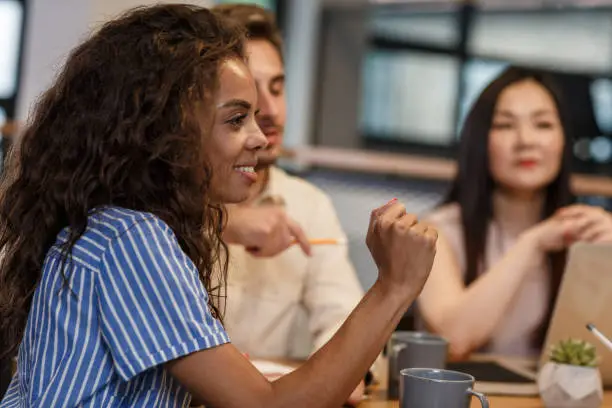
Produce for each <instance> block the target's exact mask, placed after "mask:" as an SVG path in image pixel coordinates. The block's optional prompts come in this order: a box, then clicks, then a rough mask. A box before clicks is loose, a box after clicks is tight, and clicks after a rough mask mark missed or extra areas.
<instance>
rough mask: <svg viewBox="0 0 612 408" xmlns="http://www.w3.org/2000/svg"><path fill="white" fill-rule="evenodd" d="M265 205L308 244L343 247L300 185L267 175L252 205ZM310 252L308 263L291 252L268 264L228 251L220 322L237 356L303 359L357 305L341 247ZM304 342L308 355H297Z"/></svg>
mask: <svg viewBox="0 0 612 408" xmlns="http://www.w3.org/2000/svg"><path fill="white" fill-rule="evenodd" d="M270 200H271V201H272V202H275V203H282V204H283V205H284V207H285V209H286V211H287V213H288V215H289V216H291V217H292V218H293V219H295V220H296V221H297V222H298V223H299V224H300V225H301V226H302V228H303V229H304V231H305V233H306V236H307V237H308V238H311V239H318V238H336V239H340V240H342V241H344V242H346V236H345V234H344V232H343V230H342V227H341V226H340V222H339V221H338V218H337V216H336V213H335V211H334V208H333V206H332V203H331V201H330V199H329V198H328V197H327V195H325V193H323V192H322V191H321V190H319V189H318V188H317V187H315V186H313V185H312V184H310V183H308V182H307V181H305V180H302V179H300V178H297V177H293V176H290V175H288V174H287V173H285V172H284V171H283V170H281V169H279V168H277V167H271V168H270V177H269V180H268V185H267V187H266V189H265V190H264V192H263V193H262V194H261V195H260V197H258V199H257V200H256V202H255V204H254V205H257V204H258V203H262V202H267V201H270ZM312 249H313V251H312V256H311V257H308V256H306V255H305V254H304V253H303V252H302V250H301V249H300V247H299V246H298V245H294V246H292V247H291V248H289V249H287V250H286V251H284V252H283V253H281V254H279V255H277V256H275V257H272V258H256V257H253V256H251V255H250V254H249V253H248V252H246V251H245V250H244V248H243V247H241V246H237V245H231V246H230V256H229V271H228V286H227V298H226V309H225V318H224V322H225V327H226V330H227V332H228V333H229V335H230V339H231V341H232V343H234V345H235V346H236V347H237V348H238V349H239V350H241V351H242V352H245V353H249V354H250V355H252V356H257V357H269V358H270V357H281V358H285V357H303V356H304V354H306V355H307V354H309V353H311V352H313V351H315V350H317V349H318V348H320V347H321V346H323V345H324V344H325V343H326V342H327V341H328V340H329V339H330V338H331V337H332V336H333V335H334V333H335V332H336V331H337V330H338V328H339V327H340V326H341V325H342V323H343V322H344V320H345V319H346V317H347V316H348V315H349V314H350V313H351V311H352V310H353V308H354V307H355V306H356V305H357V303H359V301H360V300H361V298H362V296H363V289H362V288H361V285H360V283H359V280H358V278H357V275H356V273H355V270H354V269H353V266H352V265H351V262H350V261H349V258H348V249H347V246H346V244H341V245H320V246H316V245H315V246H313V248H312ZM304 312H305V313H304ZM304 315H305V317H306V318H305V319H304ZM304 336H306V337H310V338H311V339H312V346H313V347H314V348H311V349H310V350H304V346H303V344H304V341H303V340H304ZM300 344H302V346H301V347H300V346H299V345H300ZM300 348H301V349H300Z"/></svg>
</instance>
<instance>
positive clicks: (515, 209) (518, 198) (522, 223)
mask: <svg viewBox="0 0 612 408" xmlns="http://www.w3.org/2000/svg"><path fill="white" fill-rule="evenodd" d="M544 198H545V193H544V192H534V193H525V194H517V193H515V192H512V191H507V190H503V189H498V190H496V191H495V192H494V193H493V218H494V219H495V221H496V222H497V223H498V224H499V226H500V227H501V229H502V230H503V231H504V232H505V234H507V235H509V236H517V235H519V234H520V233H521V232H523V231H525V230H526V229H528V228H530V227H532V226H533V225H535V224H537V223H538V222H539V221H540V219H541V215H542V208H543V206H544Z"/></svg>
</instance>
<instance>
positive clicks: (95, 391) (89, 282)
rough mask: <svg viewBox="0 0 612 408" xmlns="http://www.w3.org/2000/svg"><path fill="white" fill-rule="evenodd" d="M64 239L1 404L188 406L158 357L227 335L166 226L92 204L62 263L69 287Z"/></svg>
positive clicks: (46, 271) (48, 264)
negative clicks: (84, 225)
mask: <svg viewBox="0 0 612 408" xmlns="http://www.w3.org/2000/svg"><path fill="white" fill-rule="evenodd" d="M66 238H67V232H66V230H64V231H62V232H61V233H60V234H59V235H58V238H57V241H56V243H55V245H54V246H53V247H52V248H51V249H50V250H49V252H48V254H47V256H46V259H45V262H44V266H43V273H42V279H41V281H40V284H39V286H38V288H37V289H36V292H35V293H34V297H33V299H32V308H31V310H30V314H29V317H28V322H27V326H26V329H25V334H24V337H23V340H22V343H21V345H20V348H19V356H18V364H17V367H18V369H17V373H16V374H15V376H14V377H13V380H12V382H11V385H10V387H9V389H8V391H7V393H6V395H5V396H4V399H3V400H2V402H1V403H0V408H13V407H23V408H25V407H40V408H42V407H53V408H57V407H96V408H99V407H139V408H140V407H187V406H189V404H190V402H191V396H190V395H189V394H188V392H187V391H186V390H185V389H184V388H183V387H181V385H180V384H179V383H178V382H177V381H176V380H175V379H174V378H173V377H172V376H170V375H169V374H168V373H167V372H166V371H165V370H164V368H163V363H165V362H167V361H170V360H173V359H176V358H178V357H181V356H184V355H186V354H189V353H193V352H195V351H198V350H202V349H207V348H211V347H215V346H218V345H221V344H224V343H226V342H228V341H229V339H228V337H227V334H226V333H225V330H224V329H223V327H222V325H221V324H220V322H219V321H218V320H216V319H214V318H213V316H212V315H211V313H210V310H209V308H208V305H207V300H208V294H207V293H206V290H205V288H204V287H203V285H202V284H201V282H200V280H199V278H198V271H197V269H196V267H195V265H194V264H193V263H192V262H191V260H190V259H189V258H188V257H187V256H186V255H185V253H184V252H183V251H182V250H181V248H180V246H179V244H178V242H177V239H176V237H175V236H174V234H173V232H172V230H171V229H170V228H169V227H168V226H167V225H166V224H165V223H164V222H163V221H161V220H160V219H159V218H157V217H155V216H154V215H152V214H148V213H141V212H136V211H131V210H126V209H122V208H117V207H108V208H105V209H103V210H101V211H100V212H98V213H96V214H95V215H92V216H90V217H89V220H88V226H87V229H86V231H85V233H84V234H83V236H82V237H81V238H80V239H79V240H78V241H77V243H76V245H75V246H74V249H73V251H72V254H71V256H70V257H69V262H67V263H66V265H65V267H64V271H65V272H66V276H67V278H68V282H69V286H66V285H65V284H64V281H63V278H62V273H61V258H60V255H61V254H60V247H59V246H60V245H61V244H62V243H63V242H65V240H66ZM69 288H70V289H71V290H70V289H69Z"/></svg>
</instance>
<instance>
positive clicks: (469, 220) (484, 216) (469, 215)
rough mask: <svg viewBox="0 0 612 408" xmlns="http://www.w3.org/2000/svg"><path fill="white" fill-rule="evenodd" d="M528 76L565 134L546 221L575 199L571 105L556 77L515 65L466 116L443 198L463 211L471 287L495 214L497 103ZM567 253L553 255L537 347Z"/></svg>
mask: <svg viewBox="0 0 612 408" xmlns="http://www.w3.org/2000/svg"><path fill="white" fill-rule="evenodd" d="M528 79H530V80H534V81H536V82H538V83H539V84H540V85H541V86H542V87H544V88H545V89H546V90H547V91H548V92H549V93H550V95H551V96H552V98H553V100H554V102H555V104H556V107H557V111H558V112H559V118H560V120H561V126H562V128H563V131H564V137H565V146H564V150H563V157H562V160H561V168H560V170H559V174H558V175H557V177H556V178H555V180H553V181H552V182H551V183H550V184H549V185H548V186H547V188H546V198H545V201H544V207H543V208H542V214H541V219H546V218H548V217H550V216H551V215H552V214H553V213H554V212H555V211H556V210H557V209H559V208H561V207H564V206H566V205H568V204H571V203H572V202H573V201H574V197H573V195H572V193H571V191H570V163H571V160H572V150H571V149H572V139H573V137H572V133H573V125H572V123H571V121H570V115H569V113H568V111H567V108H566V106H565V105H564V104H563V97H562V93H561V91H560V90H559V89H558V88H557V85H556V83H555V80H554V78H553V77H552V76H551V75H549V74H547V73H544V72H540V71H536V70H530V69H523V68H517V67H510V68H508V69H506V70H505V71H504V72H503V73H502V74H501V75H500V76H499V77H498V78H497V79H495V80H494V81H493V82H491V84H489V86H488V87H487V88H486V89H485V90H484V91H483V92H482V94H481V95H480V97H479V98H478V99H477V100H476V102H475V103H474V105H473V107H472V109H471V111H470V113H469V114H468V116H467V118H466V120H465V124H464V125H463V129H462V131H461V141H460V143H459V158H458V172H457V176H456V177H455V179H454V181H453V183H452V186H451V189H450V192H449V193H448V195H447V197H446V198H445V200H444V203H458V204H459V207H460V209H461V223H462V227H463V240H464V243H465V258H466V273H465V284H466V285H469V284H470V283H472V282H473V281H474V280H475V279H476V278H477V277H478V273H479V270H480V269H481V268H482V266H483V260H484V253H485V247H486V240H487V229H488V226H489V223H490V222H491V220H492V218H493V202H492V199H493V190H494V188H495V182H494V181H493V178H492V177H491V173H490V170H489V149H488V145H489V142H488V141H489V131H490V129H491V125H492V120H493V112H494V110H495V105H496V104H497V100H498V98H499V95H500V94H501V93H502V91H503V90H504V89H506V88H507V87H508V86H510V85H512V84H514V83H517V82H520V81H524V80H528ZM565 255H566V254H565V251H563V252H558V253H552V254H550V255H549V256H548V263H549V267H550V283H549V285H550V292H551V297H550V302H549V305H548V309H547V311H546V314H545V319H544V320H543V322H542V324H541V325H540V327H538V329H537V330H536V333H534V337H533V342H534V345H535V346H536V347H541V345H542V344H543V342H544V338H545V336H546V331H547V329H548V325H549V323H550V318H551V315H552V310H553V307H554V304H555V302H556V297H557V292H558V290H559V285H560V283H561V277H562V276H563V271H564V268H565Z"/></svg>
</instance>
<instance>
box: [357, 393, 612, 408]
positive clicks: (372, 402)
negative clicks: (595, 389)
mask: <svg viewBox="0 0 612 408" xmlns="http://www.w3.org/2000/svg"><path fill="white" fill-rule="evenodd" d="M489 402H490V405H491V408H544V404H542V401H541V400H540V399H539V398H515V397H495V396H491V397H489ZM398 407H399V403H398V402H397V401H389V400H387V399H386V395H385V392H382V391H381V392H377V393H374V394H373V395H371V396H370V398H369V399H367V400H365V401H364V402H362V403H361V404H359V408H398ZM479 407H480V403H479V402H478V400H477V399H475V398H474V399H473V400H472V406H471V408H479ZM601 408H612V391H607V392H606V393H605V394H604V402H603V404H602V405H601Z"/></svg>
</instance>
